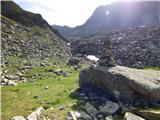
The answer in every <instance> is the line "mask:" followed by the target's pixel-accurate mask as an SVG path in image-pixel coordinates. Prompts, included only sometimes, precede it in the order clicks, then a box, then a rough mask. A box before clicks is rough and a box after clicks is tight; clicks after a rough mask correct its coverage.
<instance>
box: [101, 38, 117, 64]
mask: <svg viewBox="0 0 160 120" xmlns="http://www.w3.org/2000/svg"><path fill="white" fill-rule="evenodd" d="M98 63H99V65H101V66H108V67H114V66H116V63H115V61H114V58H113V55H112V48H111V44H110V41H109V39H108V40H106V41H105V42H104V44H103V47H102V50H101V53H100V59H99V61H98Z"/></svg>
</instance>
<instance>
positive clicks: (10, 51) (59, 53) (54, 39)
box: [1, 1, 70, 74]
mask: <svg viewBox="0 0 160 120" xmlns="http://www.w3.org/2000/svg"><path fill="white" fill-rule="evenodd" d="M1 4H2V15H1V25H2V26H1V28H2V31H1V32H2V33H1V35H2V36H1V37H2V38H1V42H2V44H1V47H2V48H1V49H2V71H3V72H5V73H4V74H11V73H12V74H16V72H17V71H18V69H20V68H19V67H22V66H27V65H29V66H30V67H31V66H32V65H34V64H39V65H40V64H41V62H43V61H45V60H46V61H48V60H50V61H51V62H52V63H54V64H57V63H60V62H66V61H67V59H68V57H69V56H70V49H69V48H68V46H67V44H66V43H65V42H64V40H63V39H62V38H61V36H60V35H59V34H58V32H57V31H56V30H54V29H53V28H52V27H51V26H50V25H49V24H48V23H47V22H46V21H45V20H44V19H43V18H42V17H41V15H39V14H34V13H31V12H27V11H25V10H23V9H22V8H20V7H19V6H18V5H16V4H15V3H14V2H13V1H2V2H1Z"/></svg>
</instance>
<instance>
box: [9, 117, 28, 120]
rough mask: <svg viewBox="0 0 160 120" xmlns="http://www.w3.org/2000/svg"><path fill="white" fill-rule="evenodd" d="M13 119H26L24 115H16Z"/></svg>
mask: <svg viewBox="0 0 160 120" xmlns="http://www.w3.org/2000/svg"><path fill="white" fill-rule="evenodd" d="M11 120H26V119H25V118H24V117H23V116H15V117H13V118H11Z"/></svg>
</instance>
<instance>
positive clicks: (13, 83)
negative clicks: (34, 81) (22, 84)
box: [7, 80, 17, 86]
mask: <svg viewBox="0 0 160 120" xmlns="http://www.w3.org/2000/svg"><path fill="white" fill-rule="evenodd" d="M7 84H8V85H11V86H17V83H15V82H14V81H12V80H9V81H8V83H7Z"/></svg>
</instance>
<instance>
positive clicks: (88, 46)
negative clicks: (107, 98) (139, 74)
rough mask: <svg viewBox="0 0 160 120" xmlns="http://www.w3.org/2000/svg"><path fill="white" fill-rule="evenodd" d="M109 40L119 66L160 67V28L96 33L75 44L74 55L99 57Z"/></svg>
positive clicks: (139, 28)
mask: <svg viewBox="0 0 160 120" xmlns="http://www.w3.org/2000/svg"><path fill="white" fill-rule="evenodd" d="M107 39H110V40H111V45H112V51H113V55H114V58H115V60H116V63H117V64H118V65H123V66H128V67H140V68H141V67H142V68H143V67H159V66H160V58H159V54H160V49H159V45H160V27H159V26H152V27H138V28H136V29H126V30H116V31H112V32H103V33H96V34H93V35H90V36H88V37H85V38H83V39H80V40H77V41H75V42H73V43H72V45H71V49H72V54H73V55H75V56H79V55H81V56H84V55H95V56H97V57H99V55H100V50H101V48H102V44H103V41H105V40H107ZM133 53H134V54H133Z"/></svg>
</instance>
